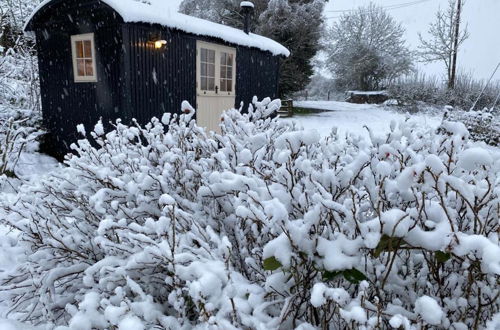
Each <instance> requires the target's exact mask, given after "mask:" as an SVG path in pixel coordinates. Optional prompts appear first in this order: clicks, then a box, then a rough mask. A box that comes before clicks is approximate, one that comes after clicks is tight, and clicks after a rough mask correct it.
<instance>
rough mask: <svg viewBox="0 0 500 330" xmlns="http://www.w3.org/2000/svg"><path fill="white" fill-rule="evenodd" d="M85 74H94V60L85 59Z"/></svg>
mask: <svg viewBox="0 0 500 330" xmlns="http://www.w3.org/2000/svg"><path fill="white" fill-rule="evenodd" d="M85 75H86V76H93V75H94V68H93V67H92V60H85Z"/></svg>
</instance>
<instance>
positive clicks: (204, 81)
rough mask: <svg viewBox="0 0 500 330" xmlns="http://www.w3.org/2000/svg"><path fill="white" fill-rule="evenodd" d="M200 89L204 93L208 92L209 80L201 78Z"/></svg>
mask: <svg viewBox="0 0 500 330" xmlns="http://www.w3.org/2000/svg"><path fill="white" fill-rule="evenodd" d="M200 89H201V90H202V91H206V90H207V89H208V80H207V78H203V77H202V78H201V87H200Z"/></svg>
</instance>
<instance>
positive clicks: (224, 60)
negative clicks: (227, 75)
mask: <svg viewBox="0 0 500 330" xmlns="http://www.w3.org/2000/svg"><path fill="white" fill-rule="evenodd" d="M226 57H227V56H226V53H220V64H221V65H226V61H227V60H226Z"/></svg>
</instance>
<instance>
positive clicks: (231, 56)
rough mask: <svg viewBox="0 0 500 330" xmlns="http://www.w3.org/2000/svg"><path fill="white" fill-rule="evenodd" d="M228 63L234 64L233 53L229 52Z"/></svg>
mask: <svg viewBox="0 0 500 330" xmlns="http://www.w3.org/2000/svg"><path fill="white" fill-rule="evenodd" d="M226 63H227V65H229V66H233V54H227V62H226Z"/></svg>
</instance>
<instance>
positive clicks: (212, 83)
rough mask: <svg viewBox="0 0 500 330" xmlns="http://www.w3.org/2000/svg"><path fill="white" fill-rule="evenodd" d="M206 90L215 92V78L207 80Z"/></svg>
mask: <svg viewBox="0 0 500 330" xmlns="http://www.w3.org/2000/svg"><path fill="white" fill-rule="evenodd" d="M207 90H209V91H213V90H215V78H209V79H208V88H207Z"/></svg>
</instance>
